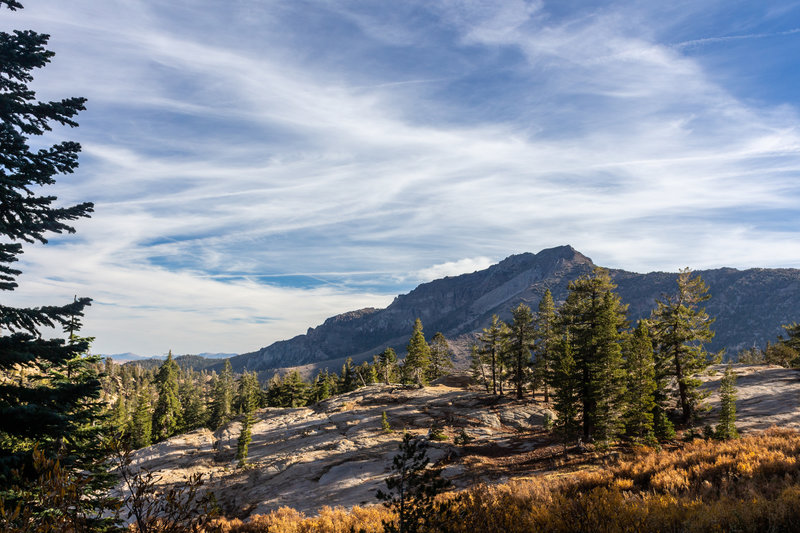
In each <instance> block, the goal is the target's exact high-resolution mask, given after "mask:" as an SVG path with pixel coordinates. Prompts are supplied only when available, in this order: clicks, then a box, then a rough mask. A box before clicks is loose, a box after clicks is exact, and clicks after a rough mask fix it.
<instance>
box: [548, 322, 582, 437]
mask: <svg viewBox="0 0 800 533" xmlns="http://www.w3.org/2000/svg"><path fill="white" fill-rule="evenodd" d="M552 355H553V359H552V365H551V369H550V372H549V373H548V375H547V380H548V382H549V383H550V387H551V388H552V390H553V410H554V411H555V413H556V421H555V430H556V432H557V433H558V435H559V436H560V437H561V441H562V442H563V443H564V448H565V451H566V446H567V445H568V444H570V443H572V442H575V440H577V438H578V435H579V434H580V431H581V422H580V409H581V390H582V387H581V374H580V372H579V369H578V367H577V365H576V363H575V358H574V357H573V356H572V345H571V342H570V335H569V330H567V332H565V333H564V335H563V337H562V341H561V344H560V345H559V347H558V349H556V350H555V351H554V352H552Z"/></svg>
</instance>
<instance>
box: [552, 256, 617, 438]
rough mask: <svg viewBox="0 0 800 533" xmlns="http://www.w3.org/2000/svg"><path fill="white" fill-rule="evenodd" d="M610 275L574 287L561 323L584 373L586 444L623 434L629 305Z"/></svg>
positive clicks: (601, 272)
mask: <svg viewBox="0 0 800 533" xmlns="http://www.w3.org/2000/svg"><path fill="white" fill-rule="evenodd" d="M615 288H616V285H614V283H612V281H611V278H610V276H609V275H608V271H607V270H605V269H603V268H599V267H598V268H595V269H594V271H593V273H592V275H591V276H584V277H581V278H579V279H577V280H575V281H573V282H571V283H570V284H569V293H568V295H567V299H566V301H565V302H564V305H563V306H562V308H561V315H560V318H561V322H562V324H563V326H564V327H565V328H567V329H568V330H569V332H570V342H571V352H572V355H573V357H574V359H575V366H576V369H577V371H578V372H579V374H580V383H581V404H582V405H581V413H582V417H583V420H582V425H583V439H584V441H585V442H592V441H593V440H595V439H596V438H598V439H600V440H602V441H604V442H608V441H609V440H612V439H613V438H614V437H615V436H616V434H617V433H618V432H619V430H620V429H621V416H622V400H623V393H624V380H623V379H622V355H621V342H622V331H623V330H624V328H625V327H626V321H625V313H626V310H627V306H624V305H622V303H621V302H620V300H619V296H617V295H616V293H614V289H615Z"/></svg>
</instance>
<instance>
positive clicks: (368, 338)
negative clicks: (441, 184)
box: [217, 245, 800, 371]
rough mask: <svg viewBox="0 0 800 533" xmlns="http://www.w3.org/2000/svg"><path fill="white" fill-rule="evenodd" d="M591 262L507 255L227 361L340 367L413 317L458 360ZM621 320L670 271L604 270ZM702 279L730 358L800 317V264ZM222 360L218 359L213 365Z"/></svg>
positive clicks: (661, 287) (372, 350)
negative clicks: (491, 328)
mask: <svg viewBox="0 0 800 533" xmlns="http://www.w3.org/2000/svg"><path fill="white" fill-rule="evenodd" d="M595 266H596V265H595V264H594V262H593V261H592V260H591V259H590V258H589V257H587V256H586V255H584V254H582V253H581V252H579V251H577V250H576V249H575V248H573V247H572V246H570V245H564V246H558V247H554V248H548V249H544V250H541V251H540V252H538V253H536V254H533V253H530V252H526V253H522V254H515V255H511V256H509V257H507V258H505V259H503V260H502V261H500V262H498V263H497V264H495V265H492V266H490V267H488V268H486V269H483V270H479V271H475V272H472V273H466V274H461V275H458V276H448V277H444V278H441V279H437V280H433V281H429V282H426V283H422V284H420V285H418V286H417V287H416V288H414V289H413V290H411V291H409V292H408V293H405V294H400V295H398V296H396V297H395V298H394V300H393V301H392V303H391V304H389V305H388V306H387V307H386V308H383V309H376V308H364V309H360V310H355V311H348V312H346V313H342V314H340V315H335V316H333V317H330V318H328V319H327V320H325V321H324V322H323V323H322V324H320V325H318V326H316V327H311V328H309V329H308V331H307V332H306V334H304V335H298V336H296V337H293V338H291V339H287V340H282V341H278V342H275V343H273V344H270V345H269V346H266V347H263V348H261V349H259V350H256V351H254V352H249V353H244V354H241V355H238V356H236V357H233V358H232V359H231V362H232V364H233V367H234V370H237V371H239V370H244V369H248V370H256V371H267V370H274V369H280V368H287V367H296V366H301V365H312V366H315V367H323V366H326V363H329V364H330V365H331V366H330V367H331V368H332V369H335V368H336V367H335V366H333V365H337V364H341V361H343V360H344V358H346V357H353V359H354V361H356V362H359V361H362V360H366V359H369V358H370V357H371V356H372V355H373V354H376V353H379V352H381V351H383V349H385V348H386V347H389V346H391V347H393V348H394V349H395V350H396V351H397V352H398V353H399V354H402V353H403V352H404V351H405V344H406V342H407V340H408V335H409V334H410V331H411V326H412V324H413V322H414V320H415V319H416V318H420V319H421V320H422V323H423V325H424V327H425V331H426V335H427V336H428V337H429V338H430V337H431V336H432V335H433V333H434V332H436V331H441V332H442V333H443V334H444V335H445V336H446V337H447V338H448V339H450V340H451V341H454V342H453V344H454V348H455V349H456V352H457V355H460V356H461V357H462V358H463V357H464V356H465V353H461V352H465V351H466V350H467V349H468V344H469V343H470V342H471V339H474V336H475V334H476V333H477V332H480V330H481V329H482V328H483V327H485V326H486V325H487V324H488V322H489V320H490V319H491V316H492V315H493V314H497V315H499V316H500V318H501V319H508V318H509V317H510V311H511V309H512V308H513V307H515V306H516V305H518V304H519V303H525V304H526V305H529V306H530V307H531V308H532V309H533V310H534V311H535V310H536V308H537V306H538V303H539V300H540V299H541V297H542V296H543V295H544V293H545V291H546V290H547V289H550V290H551V292H552V293H553V297H554V299H555V300H556V302H557V303H558V302H560V301H563V300H564V298H566V294H567V286H568V284H569V282H570V281H573V280H574V279H577V278H578V277H580V276H582V275H584V274H588V273H590V272H591V271H592V269H593V268H594V267H595ZM609 273H610V274H611V276H612V279H613V280H614V282H615V283H616V284H617V285H618V288H617V292H618V293H619V294H620V297H621V298H622V300H623V303H626V304H629V315H628V318H629V320H631V322H632V323H633V322H635V321H636V320H637V319H639V318H643V317H646V316H648V315H649V314H650V310H651V309H653V307H655V300H656V298H659V297H661V296H662V294H665V293H666V294H669V293H671V292H673V291H674V290H675V280H676V278H677V273H676V272H673V273H670V272H649V273H646V274H639V273H635V272H629V271H626V270H622V269H609ZM694 273H695V274H698V275H700V276H701V277H702V278H703V279H704V280H705V282H706V283H707V284H708V285H709V288H710V293H711V296H712V297H711V299H710V300H709V301H708V302H707V306H706V307H707V310H708V312H709V314H711V315H712V316H715V317H716V318H717V322H716V324H715V327H716V329H717V336H716V337H715V339H714V341H713V342H712V343H711V344H710V346H709V348H710V349H711V350H715V351H716V350H719V349H723V348H725V349H727V350H728V354H730V355H733V354H735V353H736V352H737V351H738V350H741V349H743V348H746V347H750V346H752V345H753V344H757V345H763V344H764V343H765V342H766V341H768V340H774V339H775V337H776V336H777V335H778V334H779V333H780V332H781V328H780V326H781V324H786V323H789V322H792V321H794V320H797V317H800V270H798V269H766V268H754V269H746V270H738V269H735V268H729V267H724V268H718V269H711V270H698V271H694ZM217 366H221V365H217Z"/></svg>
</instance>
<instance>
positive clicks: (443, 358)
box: [428, 332, 453, 379]
mask: <svg viewBox="0 0 800 533" xmlns="http://www.w3.org/2000/svg"><path fill="white" fill-rule="evenodd" d="M429 346H430V353H431V365H430V367H429V369H428V378H429V379H438V378H440V377H442V376H447V375H448V374H450V373H452V372H453V350H451V349H450V345H449V344H448V343H447V339H445V337H444V335H442V333H441V332H437V333H436V335H434V336H433V339H431V342H430V345H429Z"/></svg>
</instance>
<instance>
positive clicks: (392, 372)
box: [378, 348, 398, 385]
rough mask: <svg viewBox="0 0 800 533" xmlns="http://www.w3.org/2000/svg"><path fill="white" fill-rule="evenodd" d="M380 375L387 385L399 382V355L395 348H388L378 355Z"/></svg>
mask: <svg viewBox="0 0 800 533" xmlns="http://www.w3.org/2000/svg"><path fill="white" fill-rule="evenodd" d="M378 374H379V378H380V380H381V382H383V383H385V384H386V385H388V384H390V383H394V382H395V381H396V380H397V377H398V376H397V354H396V353H395V351H394V349H393V348H386V349H385V350H384V351H382V352H381V353H380V355H378Z"/></svg>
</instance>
